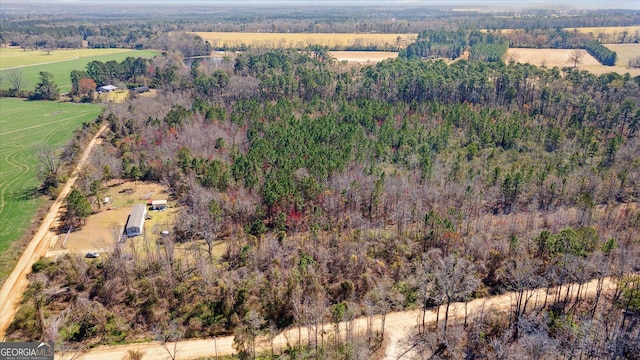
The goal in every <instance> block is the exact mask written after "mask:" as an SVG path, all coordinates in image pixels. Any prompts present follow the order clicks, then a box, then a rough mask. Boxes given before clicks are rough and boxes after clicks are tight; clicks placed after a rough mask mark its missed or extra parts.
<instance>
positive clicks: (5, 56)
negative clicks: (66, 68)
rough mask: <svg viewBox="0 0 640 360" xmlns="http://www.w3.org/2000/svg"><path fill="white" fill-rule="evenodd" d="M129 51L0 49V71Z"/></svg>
mask: <svg viewBox="0 0 640 360" xmlns="http://www.w3.org/2000/svg"><path fill="white" fill-rule="evenodd" d="M129 51H131V50H130V49H56V50H53V51H51V52H50V53H49V54H47V52H46V51H45V50H26V51H25V50H22V49H20V48H15V47H9V48H0V70H4V69H7V68H13V67H25V66H33V65H38V64H47V63H52V62H60V61H68V60H75V59H82V58H87V57H94V56H106V55H112V54H119V53H124V52H129Z"/></svg>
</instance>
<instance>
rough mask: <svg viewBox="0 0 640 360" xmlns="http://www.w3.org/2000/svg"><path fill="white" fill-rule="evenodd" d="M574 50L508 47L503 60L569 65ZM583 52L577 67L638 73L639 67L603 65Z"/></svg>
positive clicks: (539, 64)
mask: <svg viewBox="0 0 640 360" xmlns="http://www.w3.org/2000/svg"><path fill="white" fill-rule="evenodd" d="M572 51H574V50H565V49H523V48H510V49H509V50H507V53H506V54H505V57H504V58H505V60H506V61H509V60H510V59H513V60H515V61H516V62H519V63H529V64H533V65H536V66H543V65H544V66H546V67H549V68H551V67H554V66H557V67H560V68H562V67H571V66H573V62H572V61H571V60H569V57H570V56H571V52H572ZM581 51H582V52H583V53H584V56H583V57H582V61H581V63H580V64H579V65H578V69H580V70H587V71H590V72H592V73H594V74H597V75H599V74H605V73H609V72H616V73H619V74H625V73H627V72H628V73H630V74H631V76H638V75H640V69H627V68H626V66H624V67H619V66H604V65H602V64H600V63H599V62H598V60H596V59H595V58H594V57H593V56H591V55H590V54H588V53H587V52H586V51H584V50H581Z"/></svg>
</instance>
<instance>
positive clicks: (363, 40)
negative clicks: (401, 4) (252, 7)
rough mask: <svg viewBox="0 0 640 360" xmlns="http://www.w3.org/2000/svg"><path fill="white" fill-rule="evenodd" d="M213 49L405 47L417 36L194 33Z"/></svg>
mask: <svg viewBox="0 0 640 360" xmlns="http://www.w3.org/2000/svg"><path fill="white" fill-rule="evenodd" d="M195 34H197V35H198V36H200V37H201V38H202V39H203V40H205V41H209V42H210V43H211V45H213V47H216V48H221V47H241V46H242V45H246V46H251V47H266V48H271V49H287V48H304V47H307V46H310V45H321V46H328V47H330V48H332V49H343V48H345V47H346V46H372V45H375V46H378V47H384V46H389V47H405V46H407V44H410V43H412V42H413V41H414V40H415V39H416V37H417V36H418V34H346V33H345V34H327V33H319V34H309V33H242V32H196V33H195Z"/></svg>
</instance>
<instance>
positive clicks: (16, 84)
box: [5, 69, 25, 92]
mask: <svg viewBox="0 0 640 360" xmlns="http://www.w3.org/2000/svg"><path fill="white" fill-rule="evenodd" d="M5 77H6V79H7V82H9V89H11V90H13V91H16V92H18V91H20V90H22V87H23V86H24V85H25V84H24V82H25V81H24V74H23V73H22V69H10V70H7V72H6V74H5Z"/></svg>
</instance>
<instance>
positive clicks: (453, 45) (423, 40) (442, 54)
mask: <svg viewBox="0 0 640 360" xmlns="http://www.w3.org/2000/svg"><path fill="white" fill-rule="evenodd" d="M507 48H508V46H507V43H506V42H505V41H504V40H503V39H501V38H500V37H496V36H495V35H494V34H493V33H484V32H481V31H478V30H474V31H467V30H458V31H447V30H425V31H422V32H421V33H420V34H419V35H418V39H417V41H416V42H415V43H413V44H411V45H409V46H408V47H407V48H406V49H404V50H401V51H400V56H402V57H407V58H410V59H412V58H424V59H433V58H449V59H456V58H458V57H460V56H461V55H462V54H463V52H464V51H465V50H467V51H469V50H471V57H472V58H473V59H475V60H483V61H500V59H501V58H502V55H504V53H505V52H506V51H507Z"/></svg>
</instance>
